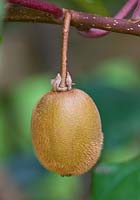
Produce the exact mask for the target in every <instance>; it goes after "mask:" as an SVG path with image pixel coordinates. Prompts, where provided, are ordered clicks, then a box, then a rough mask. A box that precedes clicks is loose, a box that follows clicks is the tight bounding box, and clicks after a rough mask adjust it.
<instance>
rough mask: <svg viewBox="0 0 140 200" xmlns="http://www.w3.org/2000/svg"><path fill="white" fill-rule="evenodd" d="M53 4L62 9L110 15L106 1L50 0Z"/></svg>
mask: <svg viewBox="0 0 140 200" xmlns="http://www.w3.org/2000/svg"><path fill="white" fill-rule="evenodd" d="M49 1H50V2H52V3H56V4H58V5H60V6H62V7H65V8H69V9H75V10H79V11H84V12H90V13H96V14H100V15H108V13H109V12H108V9H107V8H106V5H105V3H104V1H102V0H98V1H92V0H71V1H65V0H49Z"/></svg>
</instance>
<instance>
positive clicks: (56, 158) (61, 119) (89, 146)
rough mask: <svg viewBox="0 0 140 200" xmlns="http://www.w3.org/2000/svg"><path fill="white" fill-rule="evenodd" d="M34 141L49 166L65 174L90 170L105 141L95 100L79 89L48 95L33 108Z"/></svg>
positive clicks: (43, 161) (47, 166)
mask: <svg viewBox="0 0 140 200" xmlns="http://www.w3.org/2000/svg"><path fill="white" fill-rule="evenodd" d="M32 141H33V145H34V148H35V151H36V154H37V157H38V159H39V160H40V162H41V163H42V165H43V166H45V167H46V168H47V169H49V170H51V171H54V172H56V173H58V174H60V175H63V176H68V175H80V174H83V173H84V172H86V171H88V170H89V169H90V168H91V167H92V166H94V165H95V164H96V162H97V160H98V158H99V156H100V152H101V149H102V143H103V135H102V130H101V120H100V115H99V112H98V110H97V107H96V105H95V103H94V102H93V100H92V99H91V98H90V97H89V96H88V95H87V94H86V93H85V92H83V91H81V90H79V89H72V90H70V91H65V92H57V91H56V92H54V91H50V92H49V93H47V94H45V95H44V96H43V97H42V98H41V99H40V100H39V102H38V103H37V105H36V106H35V108H34V110H33V114H32Z"/></svg>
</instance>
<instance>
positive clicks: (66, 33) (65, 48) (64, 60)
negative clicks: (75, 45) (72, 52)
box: [60, 11, 71, 88]
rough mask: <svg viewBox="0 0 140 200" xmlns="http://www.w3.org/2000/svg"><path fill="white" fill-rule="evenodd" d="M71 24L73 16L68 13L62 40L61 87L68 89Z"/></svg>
mask: <svg viewBox="0 0 140 200" xmlns="http://www.w3.org/2000/svg"><path fill="white" fill-rule="evenodd" d="M70 22H71V14H70V13H69V12H68V11H66V13H65V16H64V27H63V40H62V65H61V78H62V80H61V84H60V87H62V88H63V87H66V76H67V56H68V55H67V54H68V40H69V29H70Z"/></svg>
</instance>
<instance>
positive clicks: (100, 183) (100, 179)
mask: <svg viewBox="0 0 140 200" xmlns="http://www.w3.org/2000/svg"><path fill="white" fill-rule="evenodd" d="M92 181H93V184H92V185H93V186H92V197H91V200H125V199H127V200H132V199H134V200H140V189H139V186H140V157H137V158H136V159H133V160H131V161H129V162H124V163H121V164H107V163H104V164H103V163H102V164H100V165H99V166H97V168H96V169H95V171H94V173H93V179H92Z"/></svg>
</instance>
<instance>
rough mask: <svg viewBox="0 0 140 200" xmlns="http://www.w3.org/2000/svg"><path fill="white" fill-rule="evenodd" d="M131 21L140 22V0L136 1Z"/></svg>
mask: <svg viewBox="0 0 140 200" xmlns="http://www.w3.org/2000/svg"><path fill="white" fill-rule="evenodd" d="M132 20H140V0H138V3H137V7H136V9H135V10H134V13H133V15H132Z"/></svg>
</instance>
